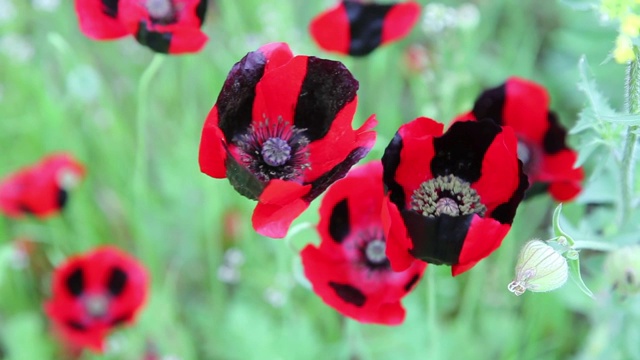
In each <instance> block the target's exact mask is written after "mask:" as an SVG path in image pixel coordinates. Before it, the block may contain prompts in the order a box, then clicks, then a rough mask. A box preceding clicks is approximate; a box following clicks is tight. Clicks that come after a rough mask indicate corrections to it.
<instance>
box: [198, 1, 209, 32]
mask: <svg viewBox="0 0 640 360" xmlns="http://www.w3.org/2000/svg"><path fill="white" fill-rule="evenodd" d="M208 2H209V0H200V3H199V4H198V6H197V7H196V16H197V17H198V19H199V20H200V26H202V23H203V22H204V17H205V15H206V14H207V5H208Z"/></svg>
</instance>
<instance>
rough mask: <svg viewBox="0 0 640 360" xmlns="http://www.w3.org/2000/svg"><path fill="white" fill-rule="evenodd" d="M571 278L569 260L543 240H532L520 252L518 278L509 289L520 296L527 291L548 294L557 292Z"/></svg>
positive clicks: (517, 266) (517, 268) (517, 269)
mask: <svg viewBox="0 0 640 360" xmlns="http://www.w3.org/2000/svg"><path fill="white" fill-rule="evenodd" d="M568 276H569V267H568V265H567V260H566V259H565V258H564V257H563V256H562V255H560V254H558V252H556V251H555V250H554V249H553V248H552V247H551V246H549V245H547V244H546V243H545V242H544V241H541V240H531V241H529V242H528V243H526V244H525V245H524V247H523V248H522V250H521V251H520V256H519V257H518V262H517V264H516V278H515V280H513V281H512V282H511V283H510V284H509V286H508V287H507V288H508V289H509V291H511V292H512V293H514V294H516V295H517V296H520V295H522V294H524V292H525V291H527V290H529V291H532V292H547V291H551V290H555V289H557V288H559V287H561V286H562V285H564V283H565V282H567V278H568Z"/></svg>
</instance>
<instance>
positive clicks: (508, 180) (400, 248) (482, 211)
mask: <svg viewBox="0 0 640 360" xmlns="http://www.w3.org/2000/svg"><path fill="white" fill-rule="evenodd" d="M442 130H443V125H442V124H439V123H437V122H435V121H433V120H431V119H428V118H418V119H415V120H413V121H412V122H410V123H408V124H405V125H403V126H401V127H400V129H399V130H398V132H397V133H396V135H395V137H394V138H393V140H392V141H391V143H390V144H389V146H387V148H386V149H385V153H384V156H383V157H382V164H383V167H384V183H385V186H386V189H387V196H388V198H389V199H390V200H391V202H390V203H389V206H387V207H383V221H384V223H385V234H386V236H387V249H386V250H387V257H388V258H389V260H390V261H391V266H392V267H393V269H394V270H396V271H402V270H404V269H406V268H408V267H409V266H411V264H412V263H413V260H414V259H415V258H418V259H420V260H423V261H426V262H428V263H432V264H445V265H452V274H453V275H454V276H456V275H458V274H461V273H462V272H464V271H466V270H468V269H470V268H472V267H473V266H474V265H475V264H476V263H477V262H478V261H480V260H482V259H483V258H485V257H487V256H488V255H489V254H491V252H493V251H494V250H496V249H497V248H498V247H499V246H500V244H501V242H502V239H503V238H504V237H505V236H506V234H507V232H508V231H509V229H510V228H511V223H512V221H513V217H514V216H515V213H516V208H517V206H518V204H519V203H520V201H521V200H522V197H523V195H524V191H525V189H526V188H527V186H528V182H527V177H526V175H524V173H523V171H522V162H520V161H519V160H518V157H517V146H518V142H517V138H516V136H515V134H514V133H513V130H512V129H511V128H509V127H504V128H501V127H500V126H498V125H496V124H495V123H493V122H492V121H466V122H463V121H460V122H456V123H454V124H453V125H452V126H451V127H450V128H449V130H448V131H447V132H446V133H444V134H443V133H442Z"/></svg>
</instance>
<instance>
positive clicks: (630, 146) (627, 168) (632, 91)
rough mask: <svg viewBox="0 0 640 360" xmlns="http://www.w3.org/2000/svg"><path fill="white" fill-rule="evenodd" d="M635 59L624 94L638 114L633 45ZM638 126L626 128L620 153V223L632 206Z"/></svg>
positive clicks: (638, 56) (638, 74)
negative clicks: (622, 148)
mask: <svg viewBox="0 0 640 360" xmlns="http://www.w3.org/2000/svg"><path fill="white" fill-rule="evenodd" d="M633 52H634V54H635V59H634V60H633V61H631V62H630V63H629V65H628V67H627V79H626V94H625V95H626V96H625V98H626V99H625V100H626V102H627V107H628V112H629V114H640V52H639V51H638V48H637V47H636V46H634V48H633ZM638 130H639V128H638V126H637V125H632V126H629V127H628V128H627V135H626V139H625V143H624V150H623V153H622V166H621V174H620V175H621V181H622V184H621V190H622V194H621V195H622V208H621V211H622V213H621V214H620V219H621V223H622V225H624V224H625V223H626V222H627V220H629V215H630V214H631V210H632V207H633V198H634V193H633V172H634V166H633V163H634V153H635V149H636V145H637V143H638Z"/></svg>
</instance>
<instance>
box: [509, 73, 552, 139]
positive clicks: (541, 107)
mask: <svg viewBox="0 0 640 360" xmlns="http://www.w3.org/2000/svg"><path fill="white" fill-rule="evenodd" d="M506 96H507V98H506V99H505V104H504V112H503V121H504V124H502V125H504V126H511V127H513V129H514V130H515V132H516V134H518V137H519V138H521V139H524V140H526V141H528V142H532V143H535V144H542V142H543V139H544V135H545V133H546V131H547V128H548V127H549V123H548V121H547V114H548V112H549V95H548V94H547V91H546V90H545V88H544V87H542V86H541V85H539V84H536V83H534V82H532V81H529V80H525V79H521V78H517V77H511V78H509V79H508V80H507V82H506Z"/></svg>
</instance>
